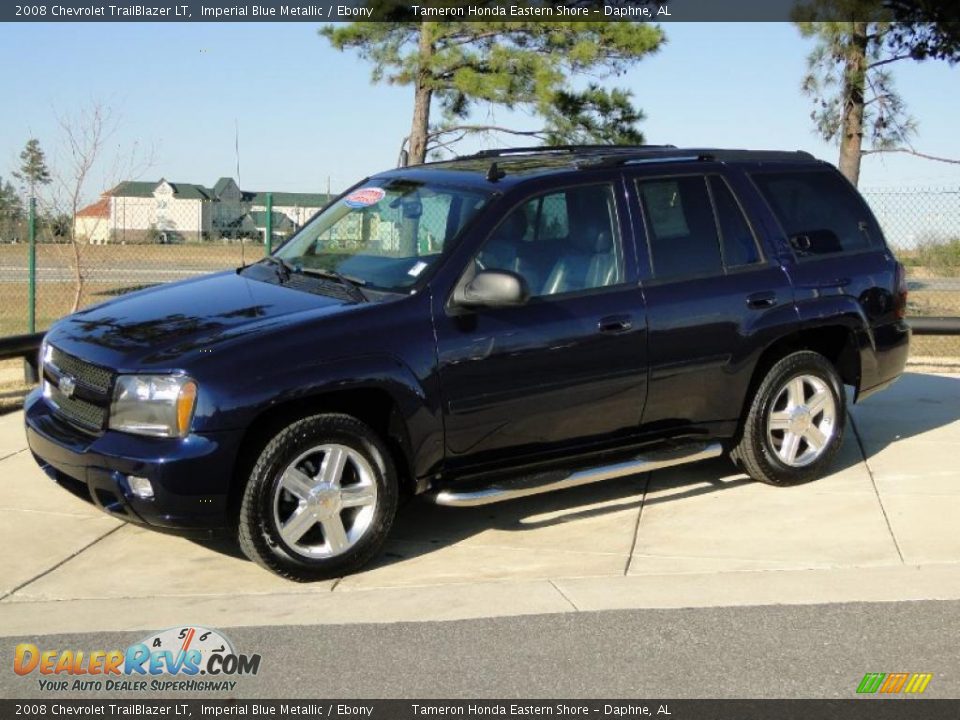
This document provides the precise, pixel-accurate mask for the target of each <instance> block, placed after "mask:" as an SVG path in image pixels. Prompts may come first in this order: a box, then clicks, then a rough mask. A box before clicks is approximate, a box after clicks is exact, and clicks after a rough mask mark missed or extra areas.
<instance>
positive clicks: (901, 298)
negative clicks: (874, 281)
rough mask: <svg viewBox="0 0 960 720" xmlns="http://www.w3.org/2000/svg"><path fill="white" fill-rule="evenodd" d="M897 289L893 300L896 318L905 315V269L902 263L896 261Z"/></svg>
mask: <svg viewBox="0 0 960 720" xmlns="http://www.w3.org/2000/svg"><path fill="white" fill-rule="evenodd" d="M896 278H897V289H896V290H895V293H896V297H895V298H894V302H893V310H894V312H895V313H896V315H897V317H898V318H901V319H902V318H905V317H906V316H907V292H908V290H907V269H906V268H905V267H904V266H903V264H902V263H897V274H896Z"/></svg>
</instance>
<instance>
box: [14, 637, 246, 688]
mask: <svg viewBox="0 0 960 720" xmlns="http://www.w3.org/2000/svg"><path fill="white" fill-rule="evenodd" d="M13 671H14V672H15V673H16V674H17V675H21V676H34V675H35V676H37V683H38V685H39V689H40V690H41V691H45V692H64V691H70V692H73V691H84V690H87V691H107V692H111V691H112V692H131V691H132V692H144V691H148V690H149V691H151V692H157V691H161V692H168V691H178V690H180V691H187V692H199V691H227V692H229V691H231V690H233V689H234V688H235V687H236V686H237V680H235V679H233V678H237V677H242V676H248V675H256V674H257V673H258V672H259V671H260V655H258V654H253V655H244V654H241V653H237V652H236V651H235V650H234V649H233V644H232V643H231V642H230V641H229V640H228V639H227V638H226V637H225V636H224V635H223V634H222V633H220V632H218V631H216V630H210V629H208V628H204V627H198V626H187V627H177V628H170V629H168V630H162V631H161V632H158V633H154V634H153V635H150V636H148V637H146V638H144V639H143V640H141V641H140V642H137V643H133V644H132V645H130V646H129V647H127V648H126V649H125V650H119V649H118V650H69V649H68V650H59V649H58V650H50V649H41V648H40V647H38V646H37V645H36V644H34V643H20V644H18V645H17V646H16V648H15V649H14V655H13Z"/></svg>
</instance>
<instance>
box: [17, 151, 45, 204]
mask: <svg viewBox="0 0 960 720" xmlns="http://www.w3.org/2000/svg"><path fill="white" fill-rule="evenodd" d="M13 176H14V177H15V178H16V179H17V180H19V181H20V182H21V183H23V185H24V186H25V187H26V189H27V190H28V196H29V197H36V196H37V187H38V186H40V185H49V184H50V182H51V181H52V178H51V177H50V169H49V168H48V167H47V158H46V155H44V153H43V150H42V149H41V148H40V141H39V140H37V139H36V138H31V139H30V140H28V141H27V144H26V146H24V148H23V152H21V153H20V170H19V172H15V173H13Z"/></svg>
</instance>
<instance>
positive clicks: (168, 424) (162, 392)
mask: <svg viewBox="0 0 960 720" xmlns="http://www.w3.org/2000/svg"><path fill="white" fill-rule="evenodd" d="M196 403H197V384H196V383H195V382H194V381H193V380H191V379H190V378H188V377H185V376H183V375H120V376H119V377H117V384H116V387H115V388H114V391H113V402H112V403H111V405H110V428H111V429H113V430H122V431H123V432H129V433H135V434H137V435H153V436H156V437H183V436H184V435H186V434H187V432H188V431H189V430H190V421H191V420H192V419H193V410H194V407H195V406H196Z"/></svg>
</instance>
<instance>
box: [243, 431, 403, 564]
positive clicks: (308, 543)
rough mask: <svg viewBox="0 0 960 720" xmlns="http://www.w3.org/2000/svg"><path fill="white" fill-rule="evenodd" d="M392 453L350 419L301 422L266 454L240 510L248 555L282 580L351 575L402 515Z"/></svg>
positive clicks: (252, 475) (280, 434)
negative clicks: (398, 504) (396, 516)
mask: <svg viewBox="0 0 960 720" xmlns="http://www.w3.org/2000/svg"><path fill="white" fill-rule="evenodd" d="M397 496H398V481H397V473H396V470H395V468H394V466H393V461H392V459H391V456H390V452H389V450H388V449H387V447H386V445H385V444H384V443H383V441H382V440H381V439H380V438H379V437H378V436H377V434H376V433H375V432H374V431H373V430H371V429H370V428H369V427H368V426H367V425H366V424H364V423H362V422H361V421H359V420H357V419H356V418H354V417H351V416H349V415H342V414H324V415H314V416H311V417H306V418H303V419H300V420H297V421H295V422H293V423H291V424H290V425H288V426H287V427H285V428H283V429H282V430H281V431H280V432H278V433H277V434H276V435H275V436H274V437H273V438H272V439H271V440H270V441H269V442H268V443H267V445H266V447H264V449H263V451H262V452H261V454H260V457H259V458H258V459H257V462H256V464H255V465H254V467H253V470H252V471H251V473H250V477H249V480H248V482H247V485H246V488H245V489H244V494H243V500H242V502H241V506H240V517H239V529H238V537H239V541H240V547H241V549H242V550H243V553H244V554H245V555H246V556H247V557H248V558H250V559H251V560H253V561H254V562H255V563H257V564H258V565H260V566H262V567H264V568H266V569H268V570H270V571H271V572H274V573H276V574H277V575H280V576H282V577H285V578H288V579H291V580H297V581H300V582H308V581H311V580H322V579H326V578H331V577H337V576H340V575H344V574H348V573H350V572H353V571H355V570H357V569H358V568H360V567H362V566H363V565H364V564H366V563H367V562H369V561H370V559H372V558H373V557H374V556H375V555H376V554H377V553H378V552H379V550H380V548H381V547H382V546H383V543H384V541H385V540H386V538H387V534H388V533H389V531H390V527H391V526H392V524H393V519H394V516H395V515H396V511H397Z"/></svg>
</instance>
